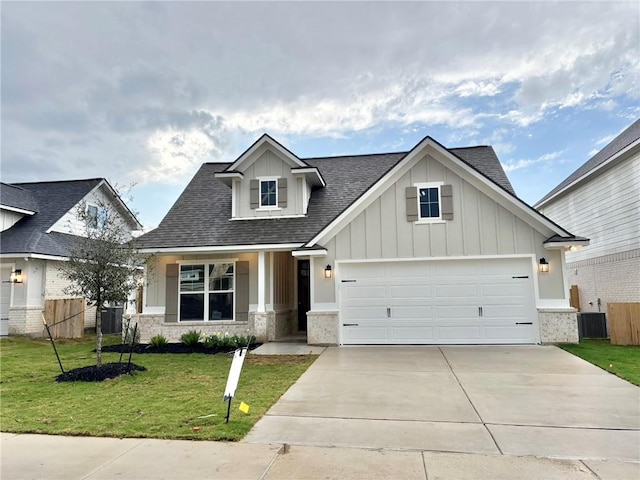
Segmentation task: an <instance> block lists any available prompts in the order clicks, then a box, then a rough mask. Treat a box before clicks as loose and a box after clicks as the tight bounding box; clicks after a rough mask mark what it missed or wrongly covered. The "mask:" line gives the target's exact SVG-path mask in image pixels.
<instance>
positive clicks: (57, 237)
mask: <svg viewBox="0 0 640 480" xmlns="http://www.w3.org/2000/svg"><path fill="white" fill-rule="evenodd" d="M102 180H103V179H102V178H92V179H87V180H69V181H59V182H35V183H13V184H11V185H10V186H12V187H16V188H19V189H22V190H24V191H26V192H28V193H29V194H30V195H31V197H32V198H33V200H34V202H35V207H36V208H34V210H36V211H37V213H36V214H35V215H32V216H25V217H23V218H22V219H21V220H19V221H18V222H17V223H16V224H15V225H13V226H12V227H11V228H9V229H8V230H5V231H4V232H0V253H1V254H10V253H35V254H40V255H54V256H66V255H67V253H68V246H69V242H70V241H71V240H72V238H73V236H72V235H67V234H63V233H56V232H51V233H46V232H47V230H48V229H49V228H50V227H51V226H53V224H54V223H55V222H56V221H58V220H59V219H60V218H61V217H62V216H63V215H64V214H65V213H67V212H68V211H69V210H71V209H72V208H73V207H74V206H75V205H76V204H77V203H78V202H80V201H81V200H82V199H83V198H84V197H85V195H87V194H88V193H89V192H90V191H91V190H93V189H94V188H95V187H96V186H97V185H98V184H99V183H100V182H102ZM3 189H4V185H3Z"/></svg>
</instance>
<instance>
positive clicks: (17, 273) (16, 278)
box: [9, 268, 22, 283]
mask: <svg viewBox="0 0 640 480" xmlns="http://www.w3.org/2000/svg"><path fill="white" fill-rule="evenodd" d="M9 281H10V282H11V283H22V270H20V269H19V268H16V269H15V270H14V271H13V272H11V276H10V277H9Z"/></svg>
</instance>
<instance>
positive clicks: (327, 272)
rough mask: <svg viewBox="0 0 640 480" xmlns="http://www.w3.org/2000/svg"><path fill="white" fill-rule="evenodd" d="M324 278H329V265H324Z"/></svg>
mask: <svg viewBox="0 0 640 480" xmlns="http://www.w3.org/2000/svg"><path fill="white" fill-rule="evenodd" d="M324 278H331V265H327V266H326V267H324Z"/></svg>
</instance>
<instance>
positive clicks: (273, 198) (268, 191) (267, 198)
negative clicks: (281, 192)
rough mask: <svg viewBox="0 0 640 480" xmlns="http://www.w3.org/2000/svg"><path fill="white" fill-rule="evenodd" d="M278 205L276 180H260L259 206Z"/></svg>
mask: <svg viewBox="0 0 640 480" xmlns="http://www.w3.org/2000/svg"><path fill="white" fill-rule="evenodd" d="M277 206H278V181H277V180H260V207H277Z"/></svg>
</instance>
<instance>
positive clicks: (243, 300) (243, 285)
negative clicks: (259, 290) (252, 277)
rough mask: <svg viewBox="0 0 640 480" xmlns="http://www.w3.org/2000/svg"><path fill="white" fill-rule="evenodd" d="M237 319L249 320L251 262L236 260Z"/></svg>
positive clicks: (239, 320)
mask: <svg viewBox="0 0 640 480" xmlns="http://www.w3.org/2000/svg"><path fill="white" fill-rule="evenodd" d="M235 294H236V321H237V322H246V321H248V320H249V262H236V292H235Z"/></svg>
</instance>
